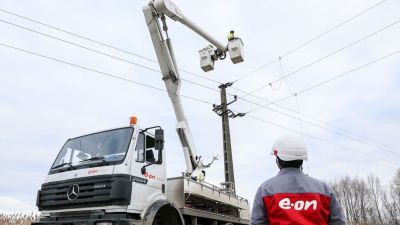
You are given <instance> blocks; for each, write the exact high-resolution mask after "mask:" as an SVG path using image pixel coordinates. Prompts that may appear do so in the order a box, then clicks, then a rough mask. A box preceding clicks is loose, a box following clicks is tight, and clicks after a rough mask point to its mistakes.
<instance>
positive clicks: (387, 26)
mask: <svg viewBox="0 0 400 225" xmlns="http://www.w3.org/2000/svg"><path fill="white" fill-rule="evenodd" d="M398 23H400V19H398V20H396V21H395V22H393V23H391V24H389V25H386V26H384V27H382V28H380V29H378V30H376V31H374V32H372V33H370V34H368V35H366V36H364V37H362V38H361V39H358V40H356V41H354V42H352V43H350V44H348V45H346V46H344V47H342V48H340V49H337V50H335V51H333V52H331V53H329V54H328V55H325V56H323V57H322V58H319V59H317V60H315V61H312V62H310V63H308V64H306V65H304V66H302V67H300V68H298V69H296V70H294V71H292V72H290V73H288V74H286V75H284V76H282V77H280V78H278V79H276V80H273V81H271V82H268V83H266V84H264V85H262V86H260V87H258V88H256V89H255V90H253V91H251V92H249V93H250V94H253V93H255V92H257V91H259V90H261V89H263V88H265V87H267V86H270V85H272V84H273V83H275V82H277V81H280V80H282V79H285V78H287V77H290V76H292V75H294V74H296V73H298V72H300V71H302V70H304V69H306V68H308V67H310V66H312V65H314V64H316V63H318V62H321V61H322V60H324V59H326V58H328V57H330V56H332V55H335V54H336V53H338V52H341V51H343V50H345V49H347V48H349V47H351V46H353V45H355V44H358V43H360V42H362V41H364V40H365V39H367V38H370V37H372V36H374V35H376V34H378V33H380V32H382V31H384V30H386V29H388V28H390V27H392V26H394V25H396V24H398ZM246 96H247V95H245V96H242V97H246Z"/></svg>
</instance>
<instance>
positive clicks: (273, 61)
mask: <svg viewBox="0 0 400 225" xmlns="http://www.w3.org/2000/svg"><path fill="white" fill-rule="evenodd" d="M386 1H387V0H383V1H380V2H378V3H376V4H375V5H373V6H371V7H369V8H367V9H365V10H363V11H362V12H360V13H358V14H356V15H354V16H352V17H350V18H348V19H346V20H345V21H343V22H341V23H339V24H338V25H336V26H334V27H332V28H330V29H329V30H327V31H325V32H322V33H321V34H319V35H317V36H316V37H314V38H312V39H310V40H308V41H306V42H303V43H302V44H300V45H299V46H297V47H295V48H294V49H292V50H289V51H287V52H286V53H284V54H282V55H281V56H280V57H281V58H283V57H286V56H288V55H290V54H292V53H293V52H296V51H297V50H299V49H301V48H303V47H305V46H307V45H309V44H311V43H312V42H314V41H316V40H318V39H319V38H321V37H323V36H325V35H327V34H329V33H330V32H332V31H334V30H336V29H337V28H339V27H341V26H343V25H345V24H347V23H349V22H350V21H352V20H354V19H356V18H357V17H359V16H361V15H363V14H365V13H367V12H368V11H370V10H372V9H374V8H376V7H378V6H379V5H381V4H382V3H384V2H386ZM278 61H279V57H278V58H275V59H273V60H271V61H269V62H267V63H266V64H264V65H262V66H261V67H258V68H257V69H255V70H253V71H251V72H250V73H247V74H245V75H243V76H241V77H239V78H237V79H236V80H235V81H234V82H237V81H239V80H242V79H244V78H246V77H249V76H251V75H253V74H255V73H256V72H258V71H260V70H262V69H264V68H265V67H267V66H269V65H271V64H273V63H275V62H278Z"/></svg>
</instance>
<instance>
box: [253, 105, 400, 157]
mask: <svg viewBox="0 0 400 225" xmlns="http://www.w3.org/2000/svg"><path fill="white" fill-rule="evenodd" d="M248 102H249V103H252V104H255V105H258V106H260V107H263V108H265V109H268V110H270V111H271V112H275V113H278V114H281V115H283V116H286V117H289V118H291V119H294V120H299V121H300V122H304V123H307V124H309V125H311V126H313V127H317V128H320V129H322V130H326V131H329V132H332V133H334V134H337V135H341V136H343V137H346V138H348V139H351V140H353V141H358V142H360V143H363V144H366V145H368V146H371V147H374V148H378V149H380V150H382V151H386V152H390V153H394V154H399V155H400V152H399V151H393V150H390V149H388V148H387V147H380V146H377V145H374V144H371V143H370V141H365V140H363V139H362V138H354V137H352V136H350V135H348V134H346V133H343V132H339V131H335V130H334V129H331V128H327V127H323V126H321V125H318V124H316V123H314V122H310V121H308V120H304V119H301V118H299V117H296V116H293V115H290V114H287V113H284V112H282V111H278V110H275V109H273V108H271V107H268V106H263V105H261V104H258V103H256V102H253V101H248ZM298 114H299V113H298ZM246 115H248V114H246ZM392 149H395V148H392Z"/></svg>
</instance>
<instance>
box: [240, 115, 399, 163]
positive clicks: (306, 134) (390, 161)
mask: <svg viewBox="0 0 400 225" xmlns="http://www.w3.org/2000/svg"><path fill="white" fill-rule="evenodd" d="M247 117H249V118H252V119H254V120H257V121H260V122H263V123H266V124H270V125H272V126H275V127H279V128H282V129H285V130H289V131H292V132H294V133H299V134H301V132H300V131H297V130H295V129H292V128H289V127H286V126H283V125H280V124H277V123H274V122H271V121H267V120H264V119H261V118H258V117H255V116H252V115H248V116H247ZM303 135H304V136H307V137H309V138H312V139H315V140H318V141H321V142H325V143H327V144H330V145H334V146H338V147H340V148H342V149H347V150H350V151H354V152H357V153H360V154H363V155H366V156H368V157H370V158H373V159H377V160H381V161H384V162H387V163H390V164H393V165H396V166H399V165H400V163H399V162H395V161H392V160H387V159H385V158H382V157H380V156H377V155H374V154H370V153H368V152H364V151H360V150H358V149H355V148H351V147H348V146H345V145H342V144H337V143H335V142H332V141H329V140H326V139H323V138H320V137H316V136H314V135H311V134H308V133H303Z"/></svg>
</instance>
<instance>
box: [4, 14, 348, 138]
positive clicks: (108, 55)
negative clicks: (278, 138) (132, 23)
mask: <svg viewBox="0 0 400 225" xmlns="http://www.w3.org/2000/svg"><path fill="white" fill-rule="evenodd" d="M0 22H4V23H7V24H10V25H13V26H16V27H19V28H22V29H25V30H28V31H31V32H34V33H37V34H40V35H43V36H46V37H49V38H53V39H55V40H58V41H62V42H65V43H68V44H71V45H74V46H77V47H80V48H83V49H86V50H89V51H92V52H95V53H98V54H101V55H105V56H107V57H111V58H114V59H117V60H120V61H123V62H126V63H130V64H133V65H135V66H139V67H142V68H145V69H148V70H151V71H153V72H157V73H161V71H159V70H156V69H153V68H150V67H146V66H142V65H141V64H137V63H134V62H131V61H129V60H125V59H122V58H119V57H116V56H113V55H110V54H108V53H104V52H101V51H98V50H95V49H92V48H88V47H85V46H83V45H79V44H76V43H73V42H70V41H66V40H64V39H61V38H57V37H54V36H51V35H48V34H45V33H42V32H38V31H35V30H32V29H30V28H27V27H23V26H20V25H17V24H13V23H10V22H8V21H4V20H1V19H0ZM181 79H182V80H183V81H185V82H188V83H191V84H194V85H197V86H200V87H203V88H206V89H209V90H212V91H215V92H218V93H219V90H216V89H214V88H211V87H208V86H206V85H202V84H199V83H196V82H193V81H191V80H188V79H184V78H181ZM229 95H231V96H234V95H232V94H229ZM241 99H242V100H244V101H247V102H249V103H252V104H255V105H257V106H261V105H260V104H258V103H255V102H253V101H249V100H247V99H243V98H241ZM274 112H276V113H280V114H282V115H285V116H288V115H287V114H285V113H282V112H279V111H276V110H274ZM297 113H298V112H297ZM307 123H309V124H311V125H313V126H315V124H313V123H311V122H307ZM318 127H319V128H322V127H321V126H318ZM330 131H332V130H330ZM346 136H347V135H346ZM347 137H349V136H347Z"/></svg>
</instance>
